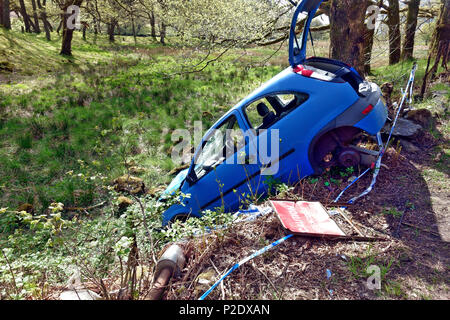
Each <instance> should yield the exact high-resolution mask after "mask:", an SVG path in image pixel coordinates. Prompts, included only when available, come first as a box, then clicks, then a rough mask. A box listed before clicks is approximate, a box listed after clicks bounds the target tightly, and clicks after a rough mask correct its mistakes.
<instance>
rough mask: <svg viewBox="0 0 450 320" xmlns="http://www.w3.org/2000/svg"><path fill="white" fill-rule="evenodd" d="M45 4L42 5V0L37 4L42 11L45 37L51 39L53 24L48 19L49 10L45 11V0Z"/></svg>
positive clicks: (38, 0)
mask: <svg viewBox="0 0 450 320" xmlns="http://www.w3.org/2000/svg"><path fill="white" fill-rule="evenodd" d="M43 4H44V6H42V4H41V0H37V5H38V8H39V10H40V12H41V20H42V23H43V25H44V31H45V38H46V39H47V41H50V40H51V35H50V32H51V31H52V25H51V24H50V22H48V20H47V12H46V11H45V4H46V1H45V0H44V2H43Z"/></svg>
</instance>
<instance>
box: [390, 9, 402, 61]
mask: <svg viewBox="0 0 450 320" xmlns="http://www.w3.org/2000/svg"><path fill="white" fill-rule="evenodd" d="M388 27H389V65H393V64H396V63H398V62H400V57H401V44H402V37H401V33H400V5H399V2H398V0H389V10H388Z"/></svg>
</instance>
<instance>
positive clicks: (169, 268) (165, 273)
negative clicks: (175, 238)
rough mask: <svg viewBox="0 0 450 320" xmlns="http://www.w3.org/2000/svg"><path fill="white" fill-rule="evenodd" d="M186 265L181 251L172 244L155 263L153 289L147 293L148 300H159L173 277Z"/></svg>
mask: <svg viewBox="0 0 450 320" xmlns="http://www.w3.org/2000/svg"><path fill="white" fill-rule="evenodd" d="M185 263H186V257H185V256H184V253H183V249H182V248H181V247H180V246H178V245H176V244H174V245H171V246H170V247H169V248H168V249H167V250H166V251H165V252H164V254H163V255H162V256H161V258H160V259H159V260H158V262H157V263H156V271H155V275H154V281H153V287H152V289H151V290H150V293H149V300H161V297H162V296H163V294H164V291H165V289H166V287H167V284H168V283H169V281H170V279H171V278H172V277H173V276H176V275H178V274H179V273H180V271H181V269H183V267H184V264H185Z"/></svg>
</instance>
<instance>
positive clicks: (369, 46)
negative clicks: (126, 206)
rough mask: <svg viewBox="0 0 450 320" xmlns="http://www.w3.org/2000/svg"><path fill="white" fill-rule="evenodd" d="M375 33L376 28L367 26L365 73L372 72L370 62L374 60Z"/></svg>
mask: <svg viewBox="0 0 450 320" xmlns="http://www.w3.org/2000/svg"><path fill="white" fill-rule="evenodd" d="M374 35H375V28H368V27H367V26H366V33H365V34H364V59H365V60H364V73H365V74H370V72H371V67H370V63H371V60H372V49H373V37H374Z"/></svg>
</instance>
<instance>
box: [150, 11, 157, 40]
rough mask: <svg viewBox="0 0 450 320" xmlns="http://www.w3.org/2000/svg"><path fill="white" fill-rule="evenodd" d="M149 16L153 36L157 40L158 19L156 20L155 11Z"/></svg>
mask: <svg viewBox="0 0 450 320" xmlns="http://www.w3.org/2000/svg"><path fill="white" fill-rule="evenodd" d="M149 18H150V26H151V28H152V33H151V36H152V38H153V39H155V40H156V20H155V14H154V13H153V11H152V12H150V14H149Z"/></svg>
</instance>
